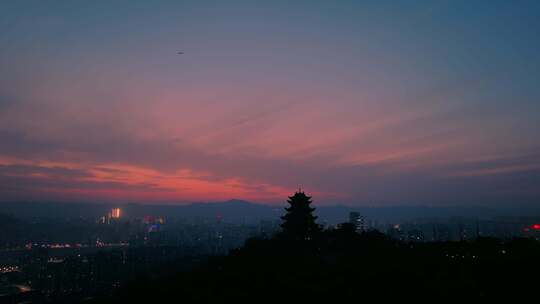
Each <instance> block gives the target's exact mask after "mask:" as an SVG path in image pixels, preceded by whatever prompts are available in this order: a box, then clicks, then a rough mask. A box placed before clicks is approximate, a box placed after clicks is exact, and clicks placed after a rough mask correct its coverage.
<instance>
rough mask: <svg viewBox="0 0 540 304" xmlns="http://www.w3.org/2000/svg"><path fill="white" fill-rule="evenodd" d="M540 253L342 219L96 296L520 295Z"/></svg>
mask: <svg viewBox="0 0 540 304" xmlns="http://www.w3.org/2000/svg"><path fill="white" fill-rule="evenodd" d="M539 257H540V243H539V242H537V241H535V240H527V239H515V240H512V241H509V242H505V243H503V242H501V241H498V240H495V239H478V240H477V241H474V242H453V243H452V242H448V243H423V244H407V243H399V242H395V241H393V240H390V239H388V238H386V236H385V235H383V234H381V233H379V232H376V231H370V232H365V233H363V234H357V233H355V232H354V231H353V230H351V229H350V227H348V226H347V225H343V226H342V227H341V229H337V230H332V231H325V232H324V233H322V234H321V236H320V238H318V239H317V240H316V241H292V240H286V239H278V238H276V239H272V240H256V239H252V240H250V241H248V242H247V243H246V245H245V247H244V248H242V249H239V250H236V251H234V252H231V254H230V255H229V256H227V257H222V258H215V259H212V260H210V261H209V262H208V263H207V264H205V266H204V267H199V268H197V269H195V270H191V271H184V272H179V273H177V274H176V275H174V276H171V277H168V278H166V279H160V280H156V281H152V280H140V281H137V282H133V283H132V284H130V285H128V286H127V287H126V288H124V289H121V290H120V291H119V292H118V293H117V294H116V295H115V296H114V297H112V298H106V299H96V300H95V302H96V303H101V302H107V303H114V302H116V303H119V302H122V303H129V302H154V303H160V302H164V303H233V302H239V301H254V302H264V303H270V302H273V303H277V302H283V301H302V302H306V301H317V302H319V301H327V302H329V303H336V302H338V301H345V300H347V301H350V300H351V299H352V300H355V301H362V300H365V299H375V300H401V301H403V300H433V301H449V300H459V301H471V300H484V301H485V300H497V301H500V300H502V299H508V300H513V301H515V300H517V299H518V298H524V297H526V296H527V295H532V294H533V293H534V292H535V290H536V289H535V288H536V278H537V276H538V273H539V271H540V260H539Z"/></svg>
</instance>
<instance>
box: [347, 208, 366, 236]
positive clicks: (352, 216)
mask: <svg viewBox="0 0 540 304" xmlns="http://www.w3.org/2000/svg"><path fill="white" fill-rule="evenodd" d="M349 223H351V224H353V225H354V227H355V229H356V232H363V231H366V223H365V219H364V217H363V216H362V215H361V214H360V213H359V212H350V213H349Z"/></svg>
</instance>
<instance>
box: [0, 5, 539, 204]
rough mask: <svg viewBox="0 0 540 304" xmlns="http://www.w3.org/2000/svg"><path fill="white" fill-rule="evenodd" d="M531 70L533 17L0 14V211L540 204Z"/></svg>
mask: <svg viewBox="0 0 540 304" xmlns="http://www.w3.org/2000/svg"><path fill="white" fill-rule="evenodd" d="M178 51H182V52H184V53H185V54H183V55H178V54H177V52H178ZM539 54H540V2H539V1H496V0H493V1H470V0H466V1H458V0H456V1H202V0H197V1H152V2H150V1H26V0H21V1H15V0H13V1H9V0H6V1H1V2H0V201H7V200H36V201H43V200H62V201H96V202H103V201H117V202H132V201H136V202H178V203H181V202H190V201H216V200H226V199H230V198H239V199H246V200H252V201H256V202H270V203H273V202H281V203H283V201H284V199H285V198H286V196H287V195H290V194H291V193H292V192H294V190H295V189H297V188H298V186H302V188H304V189H305V190H306V191H307V192H309V194H311V195H313V196H314V200H315V201H316V202H317V203H318V204H335V203H342V204H350V205H399V204H426V205H486V206H502V205H514V206H515V205H519V204H535V203H536V204H538V203H540V136H539V134H540V56H539Z"/></svg>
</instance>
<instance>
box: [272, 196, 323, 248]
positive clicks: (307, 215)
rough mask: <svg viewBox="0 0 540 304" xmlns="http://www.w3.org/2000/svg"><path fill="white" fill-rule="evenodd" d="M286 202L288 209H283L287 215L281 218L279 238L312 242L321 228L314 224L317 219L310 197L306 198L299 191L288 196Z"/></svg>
mask: <svg viewBox="0 0 540 304" xmlns="http://www.w3.org/2000/svg"><path fill="white" fill-rule="evenodd" d="M287 202H288V203H289V204H290V206H289V207H287V208H285V211H287V213H286V214H285V215H284V216H282V217H281V219H282V220H283V224H281V228H282V229H283V231H282V233H281V236H282V237H283V238H285V239H289V240H298V241H300V240H304V241H307V240H312V239H313V238H315V237H316V236H318V235H319V233H320V232H321V227H320V226H319V225H318V224H317V223H315V220H316V219H317V217H316V216H314V215H313V211H315V208H312V207H311V206H310V205H311V203H312V202H311V197H310V196H307V195H306V194H305V193H304V192H303V191H302V190H301V189H299V190H298V192H295V193H294V195H293V196H289V199H288V200H287Z"/></svg>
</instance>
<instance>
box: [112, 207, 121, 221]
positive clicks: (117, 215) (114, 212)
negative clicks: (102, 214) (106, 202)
mask: <svg viewBox="0 0 540 304" xmlns="http://www.w3.org/2000/svg"><path fill="white" fill-rule="evenodd" d="M111 218H114V219H119V218H120V208H113V209H112V210H111Z"/></svg>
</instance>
